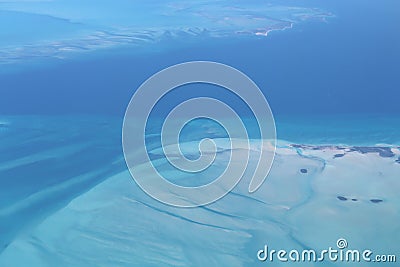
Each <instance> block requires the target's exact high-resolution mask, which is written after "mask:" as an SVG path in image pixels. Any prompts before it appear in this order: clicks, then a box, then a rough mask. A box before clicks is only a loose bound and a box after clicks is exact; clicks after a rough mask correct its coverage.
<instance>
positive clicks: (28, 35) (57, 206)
mask: <svg viewBox="0 0 400 267" xmlns="http://www.w3.org/2000/svg"><path fill="white" fill-rule="evenodd" d="M78 10H79V12H78ZM398 10H400V4H399V3H398V2H397V1H390V0H384V1H368V2H366V1H359V0H357V1H352V2H351V3H350V2H348V1H341V0H340V1H335V2H332V3H330V2H329V3H328V2H326V1H284V2H283V1H269V2H268V3H264V2H262V3H261V2H260V1H232V2H230V1H215V3H214V2H213V3H212V4H211V3H210V2H209V1H201V2H198V3H196V4H195V3H194V2H191V1H176V2H168V4H163V3H161V1H148V2H144V1H143V2H142V3H141V4H139V3H137V4H133V3H131V2H130V1H119V4H115V5H114V4H113V5H111V4H109V3H108V2H107V1H99V2H95V1H88V2H87V3H85V4H82V5H81V4H80V3H79V2H77V1H70V2H69V1H26V2H25V1H0V22H1V21H2V22H3V23H2V24H1V25H0V47H1V51H0V266H5V267H9V266H10V267H14V266H17V267H19V266H21V267H25V266H33V267H36V266H38V267H42V266H77V267H80V266H82V267H84V266H258V264H259V265H260V266H262V265H270V266H284V265H287V264H289V265H291V263H285V262H279V261H274V262H260V261H259V260H258V259H257V251H258V250H260V249H263V248H264V245H268V246H269V247H270V248H271V249H276V250H279V249H287V250H291V249H299V250H301V249H316V250H322V249H327V248H328V247H336V242H337V240H338V239H340V238H344V239H346V240H347V242H348V245H349V248H352V249H360V250H361V249H363V250H364V249H370V250H372V251H374V255H375V254H382V255H383V254H387V255H389V254H391V255H392V254H393V255H397V263H396V262H391V263H385V265H386V266H399V263H398V261H399V260H400V254H398V252H399V248H400V247H399V244H400V234H399V233H400V226H399V223H398V222H399V221H400V198H399V194H398V192H399V190H400V127H399V125H400V105H399V99H400V91H399V88H400V80H399V79H398V76H399V75H398V74H399V67H398V62H400V50H399V47H400V30H399V28H398V25H400V16H399V15H398V13H399V11H398ZM118 14H120V15H118ZM227 18H228V19H227ZM227 21H229V22H227ZM260 21H262V23H263V24H261V25H260ZM7 25H10V26H7ZM198 60H200V61H214V62H220V63H223V64H227V65H230V66H232V67H234V68H236V69H238V70H240V71H242V72H243V73H245V74H246V75H247V76H249V77H250V78H251V79H252V80H253V81H254V82H255V83H256V84H257V85H258V87H259V88H260V89H261V91H262V92H263V94H264V95H265V97H266V99H267V100H268V103H269V105H270V107H271V110H272V113H273V115H274V119H275V124H276V134H277V139H278V140H277V143H276V144H277V148H276V155H275V160H274V163H273V166H272V169H271V172H270V174H269V175H268V177H267V179H266V181H265V183H264V184H263V185H262V186H261V187H260V189H259V190H258V191H256V192H255V193H252V194H249V193H248V190H247V188H248V184H249V180H250V178H251V177H250V176H249V175H248V174H245V176H244V177H243V181H241V182H240V183H239V184H238V185H237V187H235V189H234V190H233V191H232V192H231V193H229V194H227V195H226V196H225V197H223V198H222V199H220V200H219V201H216V202H215V203H212V204H210V205H207V206H203V207H197V208H192V209H185V208H177V207H171V206H168V205H165V204H163V203H160V202H158V201H157V200H155V199H153V198H151V197H150V196H148V195H147V194H146V193H144V192H143V191H142V190H141V189H140V188H139V186H138V185H137V184H136V183H135V182H134V180H133V179H132V177H131V176H130V173H129V172H128V168H127V166H126V163H125V160H124V155H123V149H122V125H123V118H124V114H125V110H126V108H127V106H128V103H129V101H130V99H131V97H132V95H133V94H134V93H135V91H136V90H137V88H138V87H139V86H140V85H141V84H142V83H143V82H144V81H145V80H146V79H148V78H149V77H150V76H152V75H154V74H155V73H157V72H158V71H161V70H162V69H164V68H166V67H169V66H172V65H174V64H179V63H183V62H188V61H198ZM202 96H209V97H215V98H217V99H219V100H221V101H225V102H226V103H229V104H230V105H232V106H233V107H234V108H235V111H237V113H238V114H239V115H240V117H241V118H242V119H243V120H244V121H245V122H246V123H245V124H246V126H247V128H248V131H249V137H250V143H251V149H250V150H249V151H250V152H249V153H250V154H251V155H253V154H254V153H256V152H255V151H259V150H263V149H264V148H263V147H262V146H260V140H258V138H259V137H260V136H259V130H258V129H257V127H256V126H257V125H256V124H255V121H254V117H252V113H251V112H250V111H249V108H248V107H246V105H245V104H244V103H243V102H241V101H240V100H238V99H237V98H236V96H232V95H229V94H227V95H224V91H223V90H221V88H216V87H214V86H209V85H201V84H198V85H193V86H192V87H190V86H189V87H188V88H186V89H185V88H184V87H183V88H180V91H179V90H177V91H176V92H175V93H172V94H170V95H169V96H166V99H164V101H160V103H159V106H158V108H157V109H156V111H155V113H154V114H153V115H154V116H153V117H152V118H150V120H149V121H148V132H146V142H147V146H148V148H149V150H150V151H149V153H150V154H151V155H152V157H153V159H154V163H153V164H154V165H155V167H157V168H158V170H159V171H160V172H161V173H164V174H166V176H168V179H169V180H170V181H171V182H174V183H177V184H181V185H186V186H195V185H198V184H204V183H208V182H211V181H212V180H213V175H212V174H215V175H216V176H218V174H219V173H222V172H223V167H224V166H226V165H227V164H239V162H233V163H231V162H229V156H228V154H229V152H230V151H233V150H235V148H232V147H229V146H227V145H226V142H227V141H228V140H229V139H228V136H227V133H226V131H224V130H223V128H221V127H220V125H218V124H215V123H212V122H210V121H207V120H199V121H196V122H194V123H193V124H192V125H190V126H188V127H187V128H186V129H184V130H183V131H182V136H180V139H179V140H180V141H181V142H182V145H183V146H184V147H185V155H186V156H188V157H192V158H196V157H198V155H199V151H198V141H199V140H201V139H202V138H213V139H214V140H215V142H216V143H217V145H218V148H219V149H220V151H221V152H219V153H218V158H217V159H218V161H217V162H216V166H215V167H213V168H212V169H211V171H209V172H207V173H206V174H203V175H198V176H193V175H191V174H190V175H189V174H187V173H182V172H179V171H172V172H171V170H170V168H167V167H166V166H165V165H166V164H165V160H164V161H163V157H164V155H163V154H162V153H161V152H160V146H161V144H160V133H159V130H160V127H161V125H162V121H163V119H165V116H166V114H168V111H169V110H170V109H171V108H173V107H174V106H176V105H177V104H178V103H180V102H182V101H185V100H187V99H189V98H192V97H202ZM160 159H161V160H160ZM254 164H255V162H250V166H252V165H254ZM396 253H397V254H396ZM21 255H23V256H21ZM299 264H300V265H299ZM301 264H302V263H297V265H299V266H302V265H301ZM347 264H348V263H343V262H340V261H337V262H331V261H324V262H311V263H309V264H307V266H347ZM382 264H383V263H382ZM294 265H296V264H294ZM350 265H354V266H374V265H377V263H374V262H362V263H350ZM382 266H384V265H382Z"/></svg>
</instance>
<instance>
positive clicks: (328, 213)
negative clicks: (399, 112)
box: [0, 143, 400, 266]
mask: <svg viewBox="0 0 400 267" xmlns="http://www.w3.org/2000/svg"><path fill="white" fill-rule="evenodd" d="M195 149H196V148H195V147H194V146H193V151H194V150H195ZM399 152H400V151H399V148H398V147H379V146H375V147H350V146H311V145H293V144H289V143H285V144H283V145H280V146H279V147H278V149H277V154H276V159H275V162H274V165H273V167H272V170H271V173H270V175H269V176H268V178H267V180H266V182H265V183H264V184H263V185H262V186H261V188H260V189H259V190H258V191H257V192H255V193H253V194H249V193H248V192H247V188H248V182H249V179H248V177H245V178H244V179H243V180H242V181H241V182H240V183H239V184H238V186H237V187H236V188H235V189H234V190H233V191H232V192H231V193H229V194H228V195H227V196H225V197H224V198H222V199H221V200H219V201H217V202H215V203H213V204H210V205H208V206H205V207H199V208H191V209H183V208H175V207H171V206H167V205H164V204H162V203H159V202H157V201H155V200H153V199H152V198H150V197H149V196H147V195H146V194H145V193H144V192H143V191H141V190H140V188H139V187H138V186H137V185H136V184H135V182H134V181H133V180H132V178H131V177H130V175H129V173H128V171H124V172H121V173H119V174H117V175H114V176H112V177H110V178H108V179H107V180H105V181H104V182H102V183H100V184H98V185H97V186H95V187H94V188H92V189H91V190H90V191H88V192H87V193H84V194H82V195H80V196H79V197H77V198H75V199H74V200H72V201H71V202H70V203H69V204H68V205H67V206H66V207H64V208H62V209H60V210H59V211H57V212H56V213H54V214H52V215H51V216H49V217H47V218H46V219H45V220H43V221H42V222H40V223H39V224H37V225H36V226H34V227H32V229H30V230H29V231H26V232H25V233H24V234H20V235H19V236H18V237H16V238H15V239H14V240H13V241H12V242H11V243H10V244H9V245H8V246H7V247H6V248H5V249H4V251H3V252H2V253H1V254H0V266H254V265H257V264H260V265H269V266H284V265H287V264H290V263H281V262H277V261H275V262H264V263H261V262H258V260H257V251H258V250H259V249H261V248H263V247H264V245H268V246H269V247H270V248H273V249H277V250H279V249H282V248H283V249H288V250H291V249H298V250H301V249H307V248H312V249H316V250H323V249H327V248H328V247H335V248H336V241H337V240H338V239H339V238H345V239H346V240H347V241H348V246H349V248H352V249H360V250H364V249H370V250H372V251H374V253H381V254H396V253H397V252H398V251H393V250H394V249H396V248H398V245H397V244H398V243H399V242H400V225H399V223H398V222H399V221H400V195H399V193H398V192H399V190H400V163H399V160H398V159H399V157H400V153H399ZM223 153H227V151H225V152H223ZM251 153H253V152H251ZM227 158H228V157H223V156H222V157H220V158H219V160H220V161H224V160H227ZM221 166H223V164H221ZM215 171H216V172H217V170H215ZM184 178H185V177H182V176H180V177H177V179H179V180H181V179H184ZM21 255H23V256H21ZM320 265H322V266H324V265H326V266H342V265H343V263H341V262H337V263H332V262H323V263H321V262H319V263H307V266H320ZM373 265H376V263H372V262H370V263H363V264H362V265H361V266H373ZM354 266H360V264H359V263H358V264H357V263H354ZM387 266H396V265H395V264H394V265H390V264H387Z"/></svg>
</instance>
